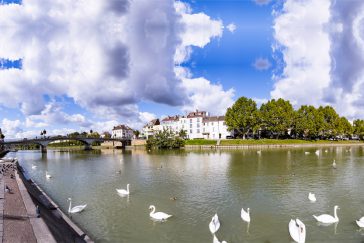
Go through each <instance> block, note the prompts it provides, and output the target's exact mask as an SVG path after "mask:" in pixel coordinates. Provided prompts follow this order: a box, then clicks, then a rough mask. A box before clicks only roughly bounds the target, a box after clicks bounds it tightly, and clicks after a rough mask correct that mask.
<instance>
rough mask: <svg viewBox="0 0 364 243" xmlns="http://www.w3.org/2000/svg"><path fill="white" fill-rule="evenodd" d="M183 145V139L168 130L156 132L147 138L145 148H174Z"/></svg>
mask: <svg viewBox="0 0 364 243" xmlns="http://www.w3.org/2000/svg"><path fill="white" fill-rule="evenodd" d="M184 145H185V141H184V140H183V139H181V138H179V137H176V136H175V134H174V133H173V132H171V131H169V130H163V131H159V132H157V133H156V134H155V135H154V136H153V137H150V138H148V140H147V144H146V148H147V149H176V148H181V147H183V146H184Z"/></svg>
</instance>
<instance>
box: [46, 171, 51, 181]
mask: <svg viewBox="0 0 364 243" xmlns="http://www.w3.org/2000/svg"><path fill="white" fill-rule="evenodd" d="M46 178H47V179H50V178H52V176H51V175H50V174H48V171H46Z"/></svg>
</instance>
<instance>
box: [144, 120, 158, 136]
mask: <svg viewBox="0 0 364 243" xmlns="http://www.w3.org/2000/svg"><path fill="white" fill-rule="evenodd" d="M161 130H163V128H162V126H161V124H160V121H159V119H154V120H151V121H150V122H149V123H148V124H147V125H145V126H144V127H143V130H142V137H145V138H149V137H150V136H153V135H154V134H155V133H156V132H158V131H161Z"/></svg>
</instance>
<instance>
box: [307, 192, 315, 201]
mask: <svg viewBox="0 0 364 243" xmlns="http://www.w3.org/2000/svg"><path fill="white" fill-rule="evenodd" d="M308 199H309V200H310V201H311V202H316V196H315V194H313V193H311V192H309V193H308Z"/></svg>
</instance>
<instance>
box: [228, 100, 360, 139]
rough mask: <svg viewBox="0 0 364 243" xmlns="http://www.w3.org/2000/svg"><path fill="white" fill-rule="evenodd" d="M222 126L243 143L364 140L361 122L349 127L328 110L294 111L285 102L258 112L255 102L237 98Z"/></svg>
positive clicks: (305, 108)
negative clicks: (257, 140) (259, 140)
mask: <svg viewBox="0 0 364 243" xmlns="http://www.w3.org/2000/svg"><path fill="white" fill-rule="evenodd" d="M225 122H226V125H227V127H228V130H229V131H234V136H235V137H241V138H243V139H245V138H246V137H247V136H249V137H254V138H300V139H311V140H314V139H338V138H352V137H353V135H355V136H358V137H360V139H363V137H364V120H359V119H357V120H354V122H353V125H352V124H351V123H350V122H349V121H348V119H346V118H345V117H341V116H339V115H338V114H337V112H336V111H335V109H334V108H333V107H331V106H320V107H318V108H315V107H314V106H311V105H302V106H301V107H300V108H299V109H298V110H295V109H294V108H293V106H292V104H291V103H290V102H289V101H288V100H284V99H281V98H280V99H277V100H276V99H271V100H269V101H268V102H267V103H264V104H262V105H261V106H260V107H259V108H258V107H257V104H256V102H255V101H254V100H252V99H249V98H246V97H240V98H239V99H238V100H237V101H236V102H235V103H234V104H233V105H232V106H231V107H230V108H228V109H227V111H226V114H225ZM355 136H354V137H355Z"/></svg>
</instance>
